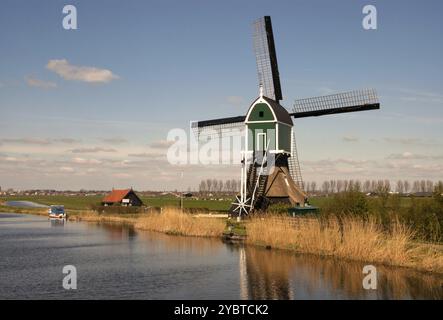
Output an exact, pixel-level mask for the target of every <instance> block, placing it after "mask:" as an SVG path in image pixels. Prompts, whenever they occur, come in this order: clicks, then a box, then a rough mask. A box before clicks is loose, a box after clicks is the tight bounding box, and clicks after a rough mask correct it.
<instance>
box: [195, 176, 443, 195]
mask: <svg viewBox="0 0 443 320" xmlns="http://www.w3.org/2000/svg"><path fill="white" fill-rule="evenodd" d="M438 184H443V181H438V182H434V181H432V180H414V181H409V180H397V181H395V182H392V181H390V180H389V179H384V180H382V179H380V180H364V181H362V180H358V179H357V180H353V179H350V180H325V181H323V183H321V184H317V182H316V181H311V182H305V183H304V190H305V191H306V192H307V193H308V194H315V193H322V194H332V193H340V192H346V191H361V192H364V193H370V192H371V193H386V192H398V193H400V194H404V193H416V192H429V193H432V192H433V191H434V188H435V186H437V185H438ZM198 191H199V192H200V193H236V192H239V191H240V180H236V179H227V180H221V179H204V180H201V181H200V184H199V187H198Z"/></svg>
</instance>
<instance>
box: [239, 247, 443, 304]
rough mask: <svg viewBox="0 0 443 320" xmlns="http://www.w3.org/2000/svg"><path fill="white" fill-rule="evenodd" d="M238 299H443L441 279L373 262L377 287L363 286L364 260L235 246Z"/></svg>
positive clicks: (442, 278) (436, 276)
mask: <svg viewBox="0 0 443 320" xmlns="http://www.w3.org/2000/svg"><path fill="white" fill-rule="evenodd" d="M233 248H235V250H237V251H238V254H239V279H240V297H241V298H242V299H443V287H442V285H443V277H442V276H438V275H431V274H424V273H421V272H416V271H412V270H409V269H404V268H389V267H385V266H378V265H376V267H377V272H378V277H377V279H378V288H377V289H376V290H365V289H363V287H362V280H363V277H364V275H363V273H362V269H363V266H364V265H365V263H358V262H348V261H343V260H337V259H332V258H320V257H316V256H312V255H294V254H290V253H287V252H282V251H277V250H266V249H261V248H255V247H250V246H247V247H244V246H234V247H233Z"/></svg>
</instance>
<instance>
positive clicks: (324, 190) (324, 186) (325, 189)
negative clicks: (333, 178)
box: [321, 181, 330, 194]
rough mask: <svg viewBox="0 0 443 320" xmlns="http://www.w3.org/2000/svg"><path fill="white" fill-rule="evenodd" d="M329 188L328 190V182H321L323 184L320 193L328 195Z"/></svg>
mask: <svg viewBox="0 0 443 320" xmlns="http://www.w3.org/2000/svg"><path fill="white" fill-rule="evenodd" d="M329 188H330V184H329V181H323V184H322V186H321V189H322V191H323V192H324V193H326V194H328V193H329Z"/></svg>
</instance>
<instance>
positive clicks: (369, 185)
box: [363, 180, 371, 192]
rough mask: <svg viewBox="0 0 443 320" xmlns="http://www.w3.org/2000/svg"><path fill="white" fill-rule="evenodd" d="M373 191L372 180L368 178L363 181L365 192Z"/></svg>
mask: <svg viewBox="0 0 443 320" xmlns="http://www.w3.org/2000/svg"><path fill="white" fill-rule="evenodd" d="M370 191H371V181H369V180H366V181H365V182H364V183H363V192H370Z"/></svg>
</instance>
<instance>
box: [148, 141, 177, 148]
mask: <svg viewBox="0 0 443 320" xmlns="http://www.w3.org/2000/svg"><path fill="white" fill-rule="evenodd" d="M174 143H175V141H168V140H159V141H154V142H152V143H151V144H150V147H151V148H154V149H168V148H169V147H170V146H172V145H173V144H174Z"/></svg>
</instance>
